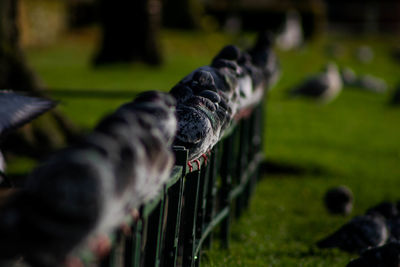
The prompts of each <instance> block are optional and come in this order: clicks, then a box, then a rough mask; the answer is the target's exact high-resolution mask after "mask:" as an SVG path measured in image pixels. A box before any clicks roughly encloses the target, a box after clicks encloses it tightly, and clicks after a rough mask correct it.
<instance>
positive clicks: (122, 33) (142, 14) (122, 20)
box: [94, 0, 163, 65]
mask: <svg viewBox="0 0 400 267" xmlns="http://www.w3.org/2000/svg"><path fill="white" fill-rule="evenodd" d="M97 3H98V10H99V20H100V25H101V28H102V32H103V39H102V41H101V44H100V48H99V52H98V53H97V54H96V56H95V58H94V64H95V65H104V64H110V63H129V62H134V61H142V62H144V63H147V64H150V65H160V64H161V63H162V59H163V58H162V53H161V47H160V40H159V31H160V24H161V0H138V1H124V0H98V1H97Z"/></svg>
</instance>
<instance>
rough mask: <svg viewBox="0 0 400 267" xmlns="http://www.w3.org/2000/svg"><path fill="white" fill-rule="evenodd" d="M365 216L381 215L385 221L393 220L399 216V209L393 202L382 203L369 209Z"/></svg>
mask: <svg viewBox="0 0 400 267" xmlns="http://www.w3.org/2000/svg"><path fill="white" fill-rule="evenodd" d="M365 214H367V215H374V214H379V215H381V216H383V217H384V218H385V219H393V218H395V217H397V216H398V215H399V212H398V210H397V207H396V205H395V204H394V203H392V202H382V203H379V204H377V205H375V206H373V207H371V208H369V209H368V210H367V211H366V212H365Z"/></svg>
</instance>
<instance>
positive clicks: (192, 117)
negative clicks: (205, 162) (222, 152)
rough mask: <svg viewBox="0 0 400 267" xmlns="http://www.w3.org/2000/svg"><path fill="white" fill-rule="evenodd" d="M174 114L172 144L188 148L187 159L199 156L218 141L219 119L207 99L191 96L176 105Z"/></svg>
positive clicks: (213, 106)
mask: <svg viewBox="0 0 400 267" xmlns="http://www.w3.org/2000/svg"><path fill="white" fill-rule="evenodd" d="M176 114H177V117H178V131H177V134H176V136H175V141H174V145H176V146H184V147H185V148H186V149H188V150H189V161H191V160H195V159H197V158H199V157H200V156H201V155H203V154H205V153H206V152H207V151H208V150H209V149H211V148H212V147H213V146H214V145H215V144H216V143H217V142H218V140H219V135H220V130H221V121H220V120H219V117H218V115H217V112H216V107H215V105H214V104H213V103H212V102H211V101H210V100H209V99H207V98H205V97H201V96H193V97H192V98H190V99H189V100H188V101H186V102H185V104H181V105H178V106H177V107H176Z"/></svg>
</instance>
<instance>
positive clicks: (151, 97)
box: [116, 91, 177, 145]
mask: <svg viewBox="0 0 400 267" xmlns="http://www.w3.org/2000/svg"><path fill="white" fill-rule="evenodd" d="M175 106H176V102H175V98H174V97H173V96H172V95H170V94H168V93H162V92H157V91H148V92H145V93H142V94H140V95H138V96H137V97H136V98H135V100H134V101H133V102H130V103H127V104H124V105H122V106H121V107H120V108H119V109H118V110H117V111H116V113H118V112H123V111H129V112H132V113H135V114H136V116H139V117H140V116H141V114H148V115H150V116H153V117H155V119H156V120H157V124H156V125H157V127H159V130H160V131H161V133H162V134H163V135H164V138H165V141H166V142H167V143H168V145H171V144H172V141H173V139H174V136H175V132H176V128H177V122H176V115H175Z"/></svg>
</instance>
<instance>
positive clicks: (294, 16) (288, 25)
mask: <svg viewBox="0 0 400 267" xmlns="http://www.w3.org/2000/svg"><path fill="white" fill-rule="evenodd" d="M276 44H277V46H278V47H279V48H280V49H282V50H284V51H287V50H291V49H295V48H299V47H300V46H301V45H302V44H303V29H302V27H301V18H300V14H299V13H298V12H297V11H296V10H290V11H289V12H287V14H286V20H285V22H284V25H283V28H282V30H281V32H280V34H279V35H278V36H277V37H276Z"/></svg>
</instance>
